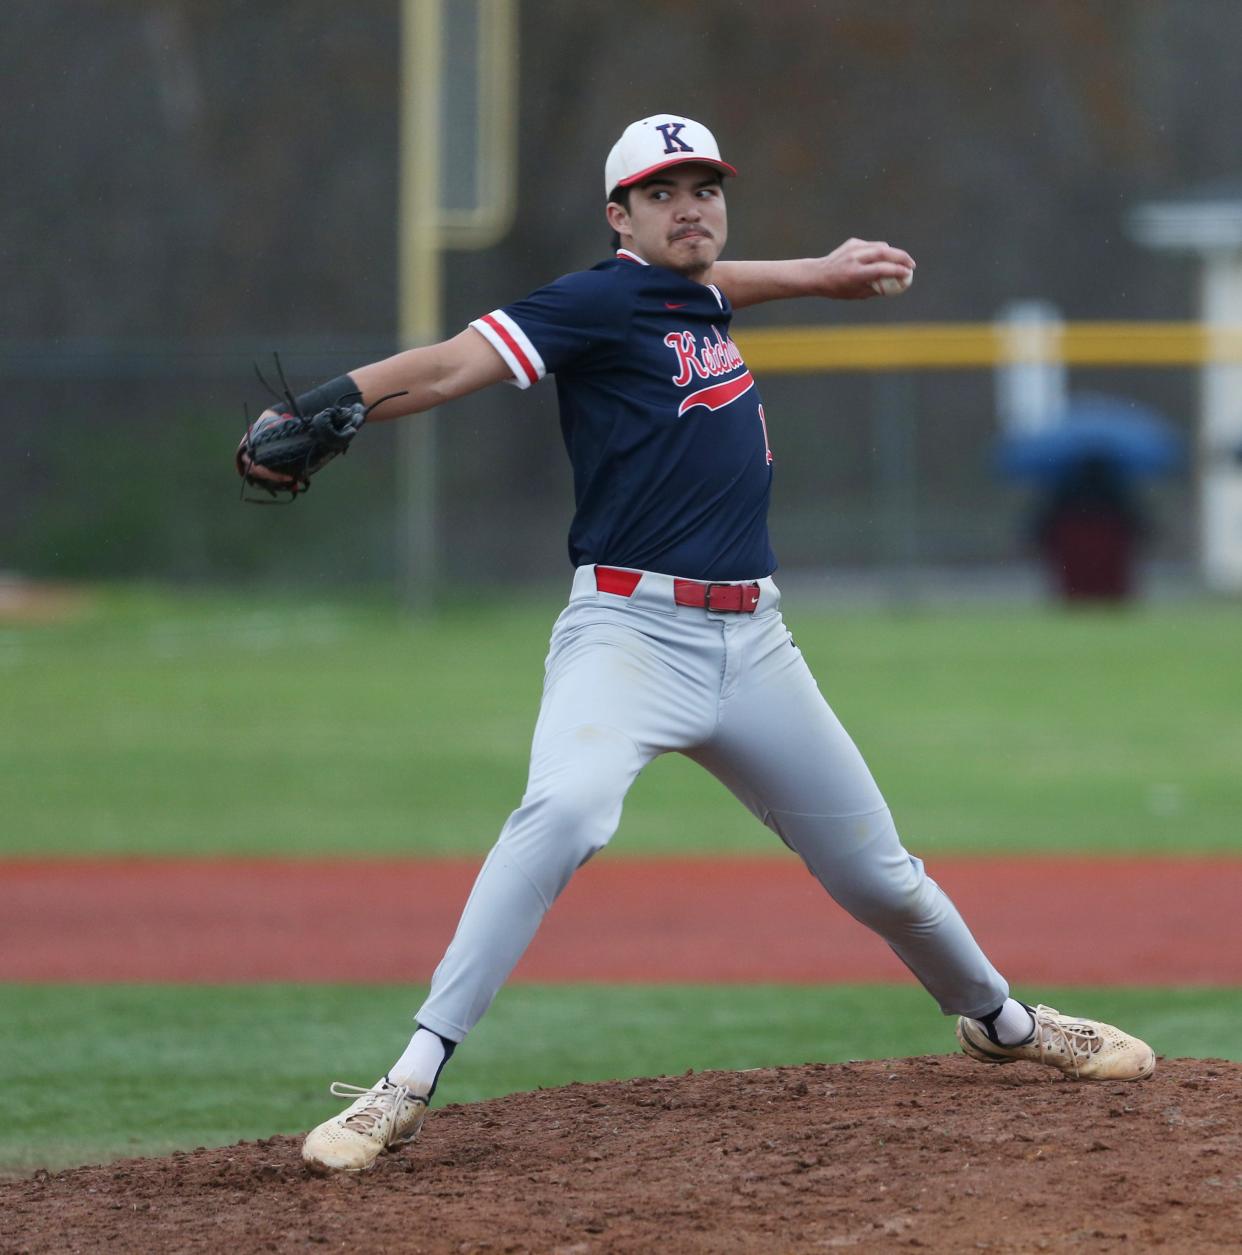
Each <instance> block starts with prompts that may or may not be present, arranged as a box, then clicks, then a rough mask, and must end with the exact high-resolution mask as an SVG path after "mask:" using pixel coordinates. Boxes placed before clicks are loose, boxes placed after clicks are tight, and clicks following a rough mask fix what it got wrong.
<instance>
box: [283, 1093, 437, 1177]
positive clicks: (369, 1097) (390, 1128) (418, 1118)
mask: <svg viewBox="0 0 1242 1255" xmlns="http://www.w3.org/2000/svg"><path fill="white" fill-rule="evenodd" d="M330 1089H331V1092H332V1093H333V1094H334V1095H335V1096H336V1097H337V1098H353V1099H354V1101H353V1102H352V1103H350V1105H349V1106H348V1107H346V1108H345V1110H344V1111H342V1112H341V1114H340V1115H338V1116H333V1117H332V1119H331V1120H325V1121H324V1122H323V1123H322V1124H321V1125H319V1126H318V1127H317V1128H314V1129H311V1131H310V1132H309V1133H308V1134H307V1135H306V1141H304V1142H303V1143H302V1159H303V1160H304V1161H305V1163H306V1166H307V1167H308V1168H309V1169H310V1170H311V1171H312V1172H320V1173H323V1172H366V1171H367V1169H369V1168H373V1167H374V1166H375V1161H376V1160H377V1159H378V1158H379V1157H380V1155H381V1154H382V1153H383V1152H384V1151H386V1150H388V1149H390V1148H391V1147H393V1146H404V1145H405V1144H406V1143H407V1142H412V1141H413V1140H414V1139H415V1138H416V1137H417V1136H418V1131H419V1129H421V1128H422V1127H423V1118H424V1116H426V1114H427V1099H426V1097H425V1096H424V1095H422V1094H413V1093H411V1092H410V1090H409V1089H408V1088H407V1087H406V1086H404V1085H394V1084H393V1083H392V1082H391V1081H389V1080H388V1079H387V1078H384V1079H382V1080H379V1081H376V1082H375V1084H374V1085H373V1086H371V1088H370V1089H360V1088H359V1087H358V1086H357V1085H345V1084H343V1083H342V1082H340V1081H333V1082H332V1085H331V1086H330Z"/></svg>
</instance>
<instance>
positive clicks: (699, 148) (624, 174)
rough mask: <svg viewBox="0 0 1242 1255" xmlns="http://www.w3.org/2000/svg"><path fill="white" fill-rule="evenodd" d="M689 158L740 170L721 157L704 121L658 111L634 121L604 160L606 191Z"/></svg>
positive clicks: (727, 171)
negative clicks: (695, 120)
mask: <svg viewBox="0 0 1242 1255" xmlns="http://www.w3.org/2000/svg"><path fill="white" fill-rule="evenodd" d="M686 161H701V162H703V164H704V165H709V166H714V167H715V168H716V169H717V170H719V171H721V172H722V173H723V174H736V173H737V171H736V170H735V169H734V168H733V167H732V166H731V165H730V164H729V163H728V162H727V161H721V160H720V148H719V146H718V145H717V143H716V137H715V136H714V135H713V134H712V133H711V131H709V130H708V129H707V127H705V126H704V125H703V124H702V123H701V122H694V121H691V119H690V118H682V117H678V116H677V114H675V113H656V114H652V116H651V117H649V118H643V119H641V120H640V121H638V122H631V123H630V124H629V126H627V127H626V128H625V130H624V131H622V132H621V138H620V139H619V140H617V142H616V143H615V144H613V146H612V152H610V153H609V154H608V160H607V161H606V162H605V163H604V195H605V196H607V195H609V194H610V193H611V192H612V189H613V188H614V187H629V186H630V185H631V184H633V183H638V182H641V181H642V180H643V179H645V178H647V177H648V176H650V175H652V174H654V173H655V172H656V171H657V170H664V169H666V168H667V167H669V166H679V165H681V164H682V163H683V162H686Z"/></svg>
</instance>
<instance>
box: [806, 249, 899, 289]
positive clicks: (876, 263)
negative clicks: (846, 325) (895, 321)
mask: <svg viewBox="0 0 1242 1255" xmlns="http://www.w3.org/2000/svg"><path fill="white" fill-rule="evenodd" d="M811 266H812V277H811V283H812V289H813V290H812V293H811V295H815V296H827V297H831V298H833V299H835V300H838V301H841V300H844V301H852V300H863V299H865V298H866V297H870V296H879V295H881V291H882V289H881V288H880V287H879V284H880V283H881V282H882V281H883V280H885V279H895V280H897V282H898V284H899V285H900V287H901V288H902V289H904V288H906V287H908V286H909V282H910V280H911V279H912V278H913V277H914V266H915V262H914V258H913V257H911V256H910V254H909V253H907V252H906V251H905V249H901V248H893V247H892V246H891V245H890V244H888V243H886V242H885V241H883V240H858V239H849V240H846V241H845V243H844V244H842V245H841V246H840V247H839V248H835V249H833V251H832V252H831V253H829V254H828V256H827V257H818V258H816V259H815V260H814V261H813V262H812V263H811Z"/></svg>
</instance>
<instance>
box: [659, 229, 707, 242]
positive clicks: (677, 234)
mask: <svg viewBox="0 0 1242 1255" xmlns="http://www.w3.org/2000/svg"><path fill="white" fill-rule="evenodd" d="M687 235H703V236H706V237H707V238H708V239H709V240H714V239H715V238H716V237H715V236H714V235H712V233H711V232H710V231H709V230H708V229H707V228H706V227H700V226H695V227H678V228H677V230H676V231H674V232H673V233H672V235H670V236H669V237H668V239H669V243H670V244H671V243H672V242H673V241H674V240H682V239H685V237H686V236H687Z"/></svg>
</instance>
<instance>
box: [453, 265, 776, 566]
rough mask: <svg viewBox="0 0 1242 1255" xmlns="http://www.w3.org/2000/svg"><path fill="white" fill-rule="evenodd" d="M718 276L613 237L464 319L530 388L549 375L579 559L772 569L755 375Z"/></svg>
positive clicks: (766, 455) (768, 486)
mask: <svg viewBox="0 0 1242 1255" xmlns="http://www.w3.org/2000/svg"><path fill="white" fill-rule="evenodd" d="M732 315H733V311H732V308H731V307H730V305H729V302H728V299H727V298H726V297H725V296H724V295H723V293H721V292H720V291H719V289H717V288H716V287H714V286H710V285H704V284H701V283H696V282H694V281H693V280H691V279H687V278H685V277H684V276H683V275H679V274H677V273H676V272H674V271H672V270H666V269H664V268H663V267H662V266H649V265H647V264H646V263H645V262H644V261H643V260H642V259H641V258H639V257H637V256H636V255H635V254H633V253H630V252H627V251H626V250H624V249H622V250H621V251H620V252H619V253H618V254H617V256H616V257H612V258H609V259H608V260H607V261H604V262H601V263H600V264H599V265H598V266H596V267H595V268H594V269H592V270H585V271H580V272H579V273H577V274H571V275H565V276H564V277H563V278H561V279H558V280H556V282H555V283H551V284H549V285H548V286H547V287H545V288H540V289H539V290H538V291H537V292H532V293H531V295H530V296H528V297H526V298H525V299H524V300H521V301H516V302H515V303H514V304H512V305H506V306H504V307H503V308H502V309H497V310H493V311H492V312H491V313H490V314H485V315H484V316H483V317H482V318H478V319H476V320H475V321H474V322H472V323H471V324H470V325H471V326H472V327H474V328H475V329H476V330H478V331H479V332H481V333H482V334H483V335H484V336H485V337H486V338H487V341H488V342H489V343H490V344H491V345H492V346H493V347H494V348H495V349H496V351H497V352H498V353H499V354H500V355H501V357H503V358H504V360H505V362H506V363H507V364H508V366H509V369H510V370H511V371H512V372H513V381H514V382H515V383H516V384H517V385H518V386H519V387H521V388H529V387H530V385H531V384H533V383H537V382H538V381H539V380H540V379H542V378H543V376H544V375H545V374H548V373H549V372H551V373H552V374H555V375H556V387H557V396H558V399H559V402H560V411H561V431H562V434H563V435H564V438H565V448H566V449H567V450H568V452H569V457H570V461H571V462H572V463H573V470H574V500H575V503H576V507H577V508H576V512H575V514H574V519H573V523H572V525H571V527H570V531H569V556H570V560H571V561H572V562H573V563H574V565H575V566H582V565H585V564H587V563H593V562H595V563H603V564H605V565H607V566H620V567H634V568H637V569H639V570H644V571H661V572H663V573H665V574H667V575H680V576H685V577H688V578H690V579H699V580H750V579H758V578H759V577H761V576H764V575H770V574H771V573H772V572H773V571H774V570H775V569H776V558H775V557H774V556H773V553H772V548H771V545H770V543H769V541H768V525H767V515H768V501H769V498H770V496H771V490H772V466H771V463H772V455H771V453H770V452H769V450H768V441H767V428H766V424H765V420H764V413H763V404H762V402H761V400H760V397H759V389H758V387H757V386H756V385H755V381H754V379H753V378H751V374H750V371H749V370H747V369H746V363H745V362H743V361H742V355H741V354H740V353H739V352H738V350H737V346H736V345H735V344H734V343H733V341H732V340H731V339H730V338H729V322H730V319H731V318H732Z"/></svg>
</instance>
